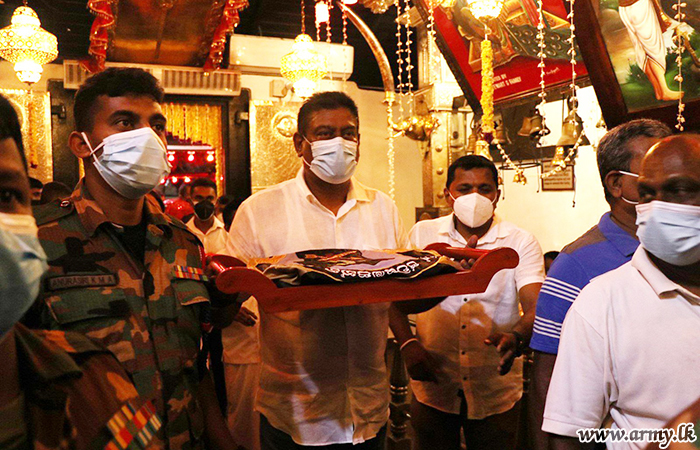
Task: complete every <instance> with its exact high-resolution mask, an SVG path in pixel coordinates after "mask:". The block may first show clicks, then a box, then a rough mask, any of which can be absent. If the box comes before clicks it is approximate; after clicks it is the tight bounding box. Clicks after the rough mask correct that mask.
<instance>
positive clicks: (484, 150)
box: [475, 139, 493, 161]
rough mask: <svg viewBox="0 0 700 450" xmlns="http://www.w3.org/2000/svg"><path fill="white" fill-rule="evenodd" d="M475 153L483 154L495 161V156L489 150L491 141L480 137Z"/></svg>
mask: <svg viewBox="0 0 700 450" xmlns="http://www.w3.org/2000/svg"><path fill="white" fill-rule="evenodd" d="M475 154H476V155H478V156H483V157H484V158H486V159H488V160H489V161H493V158H492V157H491V152H490V151H489V143H488V142H486V141H485V140H483V139H479V140H478V141H476V152H475Z"/></svg>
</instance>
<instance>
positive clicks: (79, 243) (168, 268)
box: [35, 69, 235, 450]
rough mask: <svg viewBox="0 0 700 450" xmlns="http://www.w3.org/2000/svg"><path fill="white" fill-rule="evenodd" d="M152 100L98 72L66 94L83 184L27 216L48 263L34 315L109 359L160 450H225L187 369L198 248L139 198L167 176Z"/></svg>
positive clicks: (138, 74)
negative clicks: (149, 422)
mask: <svg viewBox="0 0 700 450" xmlns="http://www.w3.org/2000/svg"><path fill="white" fill-rule="evenodd" d="M162 99H163V92H162V89H161V88H160V86H159V85H158V82H157V80H156V79H155V78H154V77H153V76H151V75H150V74H148V73H147V72H145V71H143V70H140V69H108V70H106V71H104V72H102V73H100V74H98V75H95V76H94V77H92V78H90V79H88V80H87V81H86V82H85V84H84V85H83V86H82V87H81V88H80V90H79V91H78V93H77V94H76V102H75V110H74V113H75V120H76V128H77V130H78V132H73V133H72V134H71V136H70V138H69V144H70V148H71V150H72V152H73V153H74V154H75V155H76V156H77V157H79V158H83V162H84V163H85V178H84V179H83V180H81V181H80V183H79V184H78V186H77V187H76V189H75V191H74V192H73V194H72V196H71V197H70V198H69V199H67V200H63V201H56V202H54V203H51V204H48V205H44V206H42V207H40V208H37V209H36V210H35V215H36V217H37V224H38V225H39V238H40V240H41V243H42V246H43V247H44V250H45V251H46V254H47V255H48V264H49V272H48V276H47V277H46V280H45V283H44V290H43V291H42V293H41V294H40V302H39V305H40V306H41V307H42V310H41V311H40V313H39V315H40V317H41V323H42V325H43V326H44V327H49V328H52V329H62V330H71V331H77V332H80V333H82V334H84V335H86V336H87V337H89V338H91V339H93V340H96V341H98V342H100V343H101V344H103V345H104V346H105V347H106V348H107V349H109V350H110V351H111V352H112V353H114V355H115V356H116V357H117V358H118V359H119V361H120V362H121V364H122V366H123V367H124V369H125V370H126V371H127V372H128V373H129V375H130V376H131V378H132V380H133V382H134V385H135V386H136V389H137V391H138V393H139V394H140V395H141V397H143V398H145V399H148V400H151V401H152V402H153V404H154V405H155V408H156V411H157V412H158V414H159V415H160V416H161V417H162V419H163V427H162V430H161V435H162V436H163V437H165V439H166V440H167V443H168V445H169V448H170V449H172V450H176V449H198V448H202V447H203V445H204V444H203V440H204V439H205V438H206V439H207V440H208V443H209V445H210V447H211V448H223V447H224V446H226V447H227V448H231V444H232V441H231V438H230V434H229V433H228V431H227V430H226V427H225V423H224V421H223V417H222V416H221V413H220V411H219V410H218V407H217V406H216V400H215V397H214V396H213V388H211V380H210V378H209V377H208V376H205V377H204V376H203V374H201V373H199V372H200V371H199V370H198V368H197V364H196V360H197V354H198V350H199V344H200V338H201V337H202V318H203V317H204V313H205V312H206V311H207V310H208V307H209V297H208V294H207V290H206V287H205V285H204V281H205V280H206V278H205V277H204V275H203V272H202V257H201V254H202V247H201V244H200V243H199V241H198V240H197V238H196V237H195V236H194V235H193V234H191V233H190V232H189V231H188V230H187V227H186V226H185V225H184V224H183V223H182V222H180V221H178V220H176V219H173V218H172V217H170V216H167V215H165V214H163V212H162V211H161V210H160V208H159V206H158V205H157V204H156V203H155V202H154V201H153V200H152V199H150V197H145V198H144V196H145V195H146V194H147V193H148V191H150V190H151V189H152V188H153V187H155V186H157V185H158V183H159V182H160V180H161V179H162V177H163V176H166V175H167V173H168V172H169V165H168V166H164V165H163V162H164V161H165V164H167V160H166V159H165V158H166V154H165V117H163V115H162V113H161V108H160V104H159V103H160V102H161V101H162ZM151 130H152V131H151ZM153 136H156V138H154V137H153ZM115 139H116V140H115ZM159 140H160V141H161V142H159ZM93 158H94V161H93ZM115 160H116V162H115ZM200 379H202V382H201V383H200ZM200 388H201V389H200ZM210 388H211V389H210ZM205 421H206V424H207V425H206V426H205ZM233 447H234V448H235V445H234V446H233Z"/></svg>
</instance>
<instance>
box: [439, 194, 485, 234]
mask: <svg viewBox="0 0 700 450" xmlns="http://www.w3.org/2000/svg"><path fill="white" fill-rule="evenodd" d="M447 193H448V194H449V195H450V197H452V193H451V192H450V191H447ZM452 200H454V202H455V203H454V205H452V210H453V211H454V212H455V215H456V216H457V219H459V221H460V222H462V223H463V224H464V225H466V226H468V227H469V228H478V227H480V226H482V225H483V224H485V223H486V222H488V220H489V219H490V218H491V217H493V210H494V208H493V202H492V201H491V200H489V199H488V198H486V197H484V196H483V195H481V194H479V193H477V192H472V193H471V194H467V195H462V196H460V197H457V198H454V197H452ZM494 201H495V200H494Z"/></svg>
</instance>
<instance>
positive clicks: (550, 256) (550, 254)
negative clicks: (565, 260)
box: [544, 250, 559, 259]
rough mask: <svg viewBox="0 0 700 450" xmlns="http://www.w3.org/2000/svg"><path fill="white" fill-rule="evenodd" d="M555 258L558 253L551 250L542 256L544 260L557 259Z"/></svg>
mask: <svg viewBox="0 0 700 450" xmlns="http://www.w3.org/2000/svg"><path fill="white" fill-rule="evenodd" d="M557 256H559V252H558V251H556V250H552V251H551V252H547V253H545V254H544V259H557Z"/></svg>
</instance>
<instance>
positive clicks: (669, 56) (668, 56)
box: [595, 0, 700, 111]
mask: <svg viewBox="0 0 700 450" xmlns="http://www.w3.org/2000/svg"><path fill="white" fill-rule="evenodd" d="M595 1H596V5H595V6H597V7H598V11H597V15H598V21H599V22H600V29H601V31H602V33H603V39H604V41H605V46H606V48H607V49H608V53H609V55H610V61H611V62H612V66H613V69H614V71H615V77H616V79H617V82H618V83H619V85H620V89H621V90H622V96H623V97H624V100H625V103H626V105H627V108H628V109H629V110H630V111H638V110H640V109H644V108H648V107H650V106H657V105H661V104H663V103H664V102H669V101H677V100H678V99H679V98H680V97H681V95H683V96H684V97H685V99H686V100H691V99H693V98H696V97H698V96H700V59H699V58H698V56H697V54H696V52H695V48H698V49H700V36H698V34H697V33H696V32H695V28H694V27H693V26H692V25H691V23H695V24H696V25H700V23H697V22H700V14H698V13H699V12H700V1H697V0H690V1H687V5H688V6H687V7H686V8H684V12H685V13H686V14H687V17H686V22H685V23H680V22H678V21H677V20H675V19H673V18H672V16H674V14H675V11H674V9H673V8H672V5H673V4H675V3H676V2H673V3H672V2H671V1H668V0H666V1H664V0H595ZM684 1H685V0H684ZM674 38H675V39H674ZM678 39H680V43H681V45H682V46H683V48H684V56H683V58H682V67H681V71H682V73H683V75H684V76H683V84H682V93H681V91H680V90H679V85H678V81H677V80H676V79H675V77H676V75H677V74H678V65H677V64H676V56H677V55H676V47H677V41H678Z"/></svg>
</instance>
